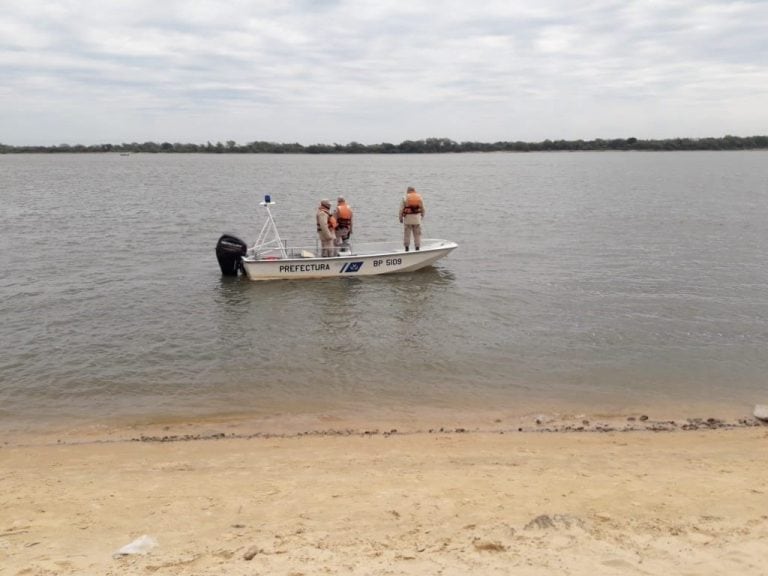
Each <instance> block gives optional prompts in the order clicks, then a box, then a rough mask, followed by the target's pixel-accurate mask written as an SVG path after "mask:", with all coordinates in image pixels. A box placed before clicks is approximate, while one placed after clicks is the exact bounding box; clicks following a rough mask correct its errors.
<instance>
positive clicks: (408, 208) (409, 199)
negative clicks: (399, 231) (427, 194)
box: [400, 186, 426, 252]
mask: <svg viewBox="0 0 768 576" xmlns="http://www.w3.org/2000/svg"><path fill="white" fill-rule="evenodd" d="M425 212H426V210H424V201H423V200H422V199H421V194H419V193H418V192H416V190H415V189H414V188H413V186H408V190H407V191H406V193H405V196H404V197H403V200H402V202H400V223H401V224H403V225H404V226H403V245H405V251H406V252H408V250H409V246H410V244H411V235H413V245H414V246H415V248H416V250H418V249H419V248H421V220H422V218H424V214H425Z"/></svg>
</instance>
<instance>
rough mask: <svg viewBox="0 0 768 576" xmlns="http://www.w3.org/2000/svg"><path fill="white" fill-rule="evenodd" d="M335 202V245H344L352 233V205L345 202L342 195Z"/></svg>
mask: <svg viewBox="0 0 768 576" xmlns="http://www.w3.org/2000/svg"><path fill="white" fill-rule="evenodd" d="M336 202H337V203H338V205H337V206H336V211H335V212H334V216H335V217H336V246H344V245H346V244H347V241H348V240H349V237H350V235H351V234H352V207H351V206H350V205H349V204H347V202H346V201H345V200H344V197H343V196H339V197H338V199H337V200H336Z"/></svg>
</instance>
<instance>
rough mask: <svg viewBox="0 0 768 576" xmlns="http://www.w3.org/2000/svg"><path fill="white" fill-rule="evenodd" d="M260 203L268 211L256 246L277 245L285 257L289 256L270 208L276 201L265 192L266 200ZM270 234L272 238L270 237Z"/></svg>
mask: <svg viewBox="0 0 768 576" xmlns="http://www.w3.org/2000/svg"><path fill="white" fill-rule="evenodd" d="M259 205H261V206H264V209H265V210H266V211H267V219H266V220H265V221H264V226H262V227H261V232H259V237H258V239H257V240H256V244H255V245H254V247H255V248H261V249H264V248H267V247H270V246H272V247H276V248H278V249H279V250H280V252H281V254H282V256H283V258H287V257H288V253H287V252H286V250H285V244H283V240H282V239H281V238H280V233H279V232H278V231H277V224H275V219H274V218H273V217H272V211H271V210H270V209H269V207H270V206H274V205H275V203H274V202H272V196H270V195H269V194H265V195H264V200H263V201H262V202H259ZM270 235H271V238H269V237H270ZM268 238H269V239H268Z"/></svg>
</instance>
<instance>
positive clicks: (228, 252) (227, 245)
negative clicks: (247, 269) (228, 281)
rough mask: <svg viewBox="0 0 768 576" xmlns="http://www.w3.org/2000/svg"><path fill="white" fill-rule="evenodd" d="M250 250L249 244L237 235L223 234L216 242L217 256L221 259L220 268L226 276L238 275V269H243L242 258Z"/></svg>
mask: <svg viewBox="0 0 768 576" xmlns="http://www.w3.org/2000/svg"><path fill="white" fill-rule="evenodd" d="M247 251H248V245H247V244H246V243H245V242H243V241H242V240H240V238H238V237H236V236H232V235H231V234H222V236H221V238H219V241H218V242H217V243H216V258H218V260H219V268H221V273H222V274H224V276H237V272H238V271H241V272H242V271H243V263H242V261H241V260H240V259H241V258H242V257H243V256H245V254H246V252H247Z"/></svg>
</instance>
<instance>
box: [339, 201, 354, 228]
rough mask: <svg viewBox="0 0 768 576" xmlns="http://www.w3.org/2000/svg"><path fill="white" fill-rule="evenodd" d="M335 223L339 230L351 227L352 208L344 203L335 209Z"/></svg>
mask: <svg viewBox="0 0 768 576" xmlns="http://www.w3.org/2000/svg"><path fill="white" fill-rule="evenodd" d="M336 222H337V225H338V227H339V228H349V227H350V226H351V225H352V208H350V207H349V204H347V203H346V202H342V203H341V204H339V205H338V206H337V207H336Z"/></svg>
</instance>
